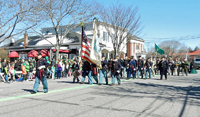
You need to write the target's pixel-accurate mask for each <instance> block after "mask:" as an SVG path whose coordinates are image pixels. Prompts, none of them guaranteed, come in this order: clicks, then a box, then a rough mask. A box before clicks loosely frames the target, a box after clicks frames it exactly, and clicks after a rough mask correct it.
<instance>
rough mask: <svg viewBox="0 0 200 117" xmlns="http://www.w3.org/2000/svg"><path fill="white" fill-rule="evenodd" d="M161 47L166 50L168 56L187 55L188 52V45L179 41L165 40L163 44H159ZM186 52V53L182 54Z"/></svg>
mask: <svg viewBox="0 0 200 117" xmlns="http://www.w3.org/2000/svg"><path fill="white" fill-rule="evenodd" d="M159 47H160V48H161V49H163V50H164V52H165V54H166V55H167V56H172V57H176V56H182V55H184V56H185V53H187V52H188V47H187V46H186V45H185V44H183V43H180V42H178V41H164V42H162V43H161V44H159ZM181 53H184V54H181Z"/></svg>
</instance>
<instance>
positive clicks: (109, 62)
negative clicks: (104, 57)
mask: <svg viewBox="0 0 200 117" xmlns="http://www.w3.org/2000/svg"><path fill="white" fill-rule="evenodd" d="M112 62H113V58H110V60H109V61H108V71H109V72H108V77H110V78H111V68H112Z"/></svg>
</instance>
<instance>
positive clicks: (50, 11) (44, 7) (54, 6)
mask: <svg viewBox="0 0 200 117" xmlns="http://www.w3.org/2000/svg"><path fill="white" fill-rule="evenodd" d="M33 4H34V6H37V12H35V16H39V19H41V21H43V22H44V21H45V22H48V23H49V24H48V26H52V28H53V29H54V31H55V34H56V45H55V44H52V43H51V42H49V43H50V44H51V45H52V46H53V47H55V48H56V60H58V58H59V49H60V46H61V45H62V44H63V41H64V39H65V37H66V35H67V34H68V33H70V32H71V31H72V30H74V29H76V28H77V27H78V26H80V21H83V22H86V21H88V20H89V19H91V18H92V17H93V16H94V14H95V13H96V9H95V8H96V7H95V3H94V2H91V1H88V0H34V1H33ZM63 24H64V25H65V29H63V28H62V26H61V25H63ZM33 30H34V32H36V33H37V34H38V35H40V36H41V37H42V38H44V39H46V38H45V36H43V34H42V32H39V31H37V30H36V29H34V28H33ZM46 40H47V39H46ZM47 41H48V40H47Z"/></svg>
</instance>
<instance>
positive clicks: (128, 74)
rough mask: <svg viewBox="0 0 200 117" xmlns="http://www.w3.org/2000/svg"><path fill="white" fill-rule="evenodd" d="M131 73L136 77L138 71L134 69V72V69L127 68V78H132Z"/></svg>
mask: <svg viewBox="0 0 200 117" xmlns="http://www.w3.org/2000/svg"><path fill="white" fill-rule="evenodd" d="M131 75H132V77H133V78H135V75H136V73H135V71H134V73H133V71H132V70H130V69H128V70H127V78H129V79H130V78H131Z"/></svg>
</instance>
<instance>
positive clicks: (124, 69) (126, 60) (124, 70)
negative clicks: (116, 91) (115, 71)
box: [123, 56, 130, 78]
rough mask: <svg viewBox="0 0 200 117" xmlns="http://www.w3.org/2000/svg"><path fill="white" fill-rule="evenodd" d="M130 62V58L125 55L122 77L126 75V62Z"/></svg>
mask: <svg viewBox="0 0 200 117" xmlns="http://www.w3.org/2000/svg"><path fill="white" fill-rule="evenodd" d="M129 62H130V60H129V59H128V56H126V57H125V59H124V62H123V67H124V68H123V77H124V78H125V77H127V72H126V71H127V68H128V63H129Z"/></svg>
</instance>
